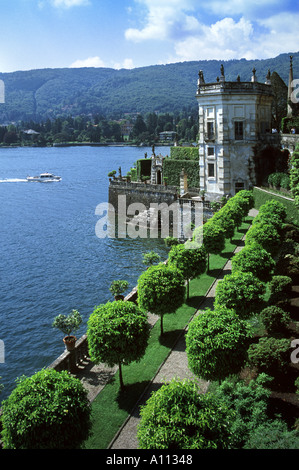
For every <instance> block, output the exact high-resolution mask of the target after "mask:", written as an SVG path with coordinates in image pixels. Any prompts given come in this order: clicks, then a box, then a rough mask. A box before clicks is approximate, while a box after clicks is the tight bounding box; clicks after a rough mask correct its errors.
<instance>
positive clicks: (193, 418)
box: [137, 379, 233, 463]
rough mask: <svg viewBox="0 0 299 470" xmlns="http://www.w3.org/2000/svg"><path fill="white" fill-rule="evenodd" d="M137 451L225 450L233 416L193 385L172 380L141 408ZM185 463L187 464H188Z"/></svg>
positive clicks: (210, 396)
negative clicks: (138, 449)
mask: <svg viewBox="0 0 299 470" xmlns="http://www.w3.org/2000/svg"><path fill="white" fill-rule="evenodd" d="M140 416H141V420H140V424H139V426H138V433H137V437H138V442H139V448H140V449H167V450H169V451H173V450H175V449H227V448H230V442H231V432H230V429H231V425H232V422H233V412H232V411H228V410H227V408H226V406H225V405H224V404H223V402H222V401H221V400H219V399H217V398H216V397H215V396H214V395H213V394H211V393H207V394H203V393H200V390H199V389H198V386H197V385H196V384H195V383H194V382H193V381H188V380H183V381H180V380H176V379H173V380H172V381H171V382H170V383H169V384H165V385H162V387H161V388H160V389H159V390H158V391H156V392H154V393H153V394H152V395H151V397H150V398H149V399H148V400H147V402H146V405H145V406H142V407H141V411H140ZM187 463H188V462H187Z"/></svg>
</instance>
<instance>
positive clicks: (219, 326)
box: [186, 307, 251, 380]
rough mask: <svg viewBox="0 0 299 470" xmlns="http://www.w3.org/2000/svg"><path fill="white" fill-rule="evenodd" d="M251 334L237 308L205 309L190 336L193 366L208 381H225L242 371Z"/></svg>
mask: <svg viewBox="0 0 299 470" xmlns="http://www.w3.org/2000/svg"><path fill="white" fill-rule="evenodd" d="M250 335H251V333H250V328H249V326H248V323H247V322H246V321H244V320H241V319H240V318H239V316H238V315H237V314H236V313H235V312H234V310H229V309H225V308H221V307H219V308H218V309H217V310H213V311H212V310H210V309H207V310H205V311H204V312H203V313H201V314H200V315H198V316H197V317H195V318H194V319H193V320H192V322H191V323H190V325H189V328H188V332H187V335H186V346H187V347H186V352H187V357H188V364H189V368H190V369H191V370H192V371H193V372H194V374H195V375H197V376H198V377H200V378H203V379H205V380H222V379H224V378H225V377H227V376H228V375H230V374H234V373H237V372H239V371H240V369H241V367H242V366H243V364H244V362H245V360H246V357H247V348H248V341H249V338H250Z"/></svg>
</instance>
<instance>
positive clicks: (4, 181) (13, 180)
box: [0, 178, 27, 183]
mask: <svg viewBox="0 0 299 470" xmlns="http://www.w3.org/2000/svg"><path fill="white" fill-rule="evenodd" d="M0 183H27V180H26V179H23V178H22V179H21V178H7V179H5V180H0Z"/></svg>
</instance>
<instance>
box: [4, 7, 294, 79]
mask: <svg viewBox="0 0 299 470" xmlns="http://www.w3.org/2000/svg"><path fill="white" fill-rule="evenodd" d="M298 26H299V0H295V1H294V0H293V1H290V0H0V41H1V47H0V72H13V71H17V70H31V69H42V68H64V67H108V68H115V69H120V68H127V69H131V68H137V67H144V66H150V65H157V64H159V65H160V64H168V63H175V62H184V61H192V60H209V59H217V60H230V59H241V58H245V59H248V60H250V59H266V58H271V57H276V56H277V55H279V54H281V53H289V52H297V51H299V35H298Z"/></svg>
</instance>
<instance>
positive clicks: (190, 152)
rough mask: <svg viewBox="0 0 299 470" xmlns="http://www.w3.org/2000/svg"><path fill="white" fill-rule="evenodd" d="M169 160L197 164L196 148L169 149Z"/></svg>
mask: <svg viewBox="0 0 299 470" xmlns="http://www.w3.org/2000/svg"><path fill="white" fill-rule="evenodd" d="M170 158H171V159H173V160H195V161H196V162H197V164H198V159H199V156H198V148H197V147H171V148H170Z"/></svg>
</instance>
